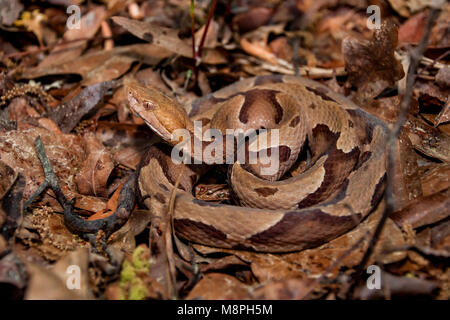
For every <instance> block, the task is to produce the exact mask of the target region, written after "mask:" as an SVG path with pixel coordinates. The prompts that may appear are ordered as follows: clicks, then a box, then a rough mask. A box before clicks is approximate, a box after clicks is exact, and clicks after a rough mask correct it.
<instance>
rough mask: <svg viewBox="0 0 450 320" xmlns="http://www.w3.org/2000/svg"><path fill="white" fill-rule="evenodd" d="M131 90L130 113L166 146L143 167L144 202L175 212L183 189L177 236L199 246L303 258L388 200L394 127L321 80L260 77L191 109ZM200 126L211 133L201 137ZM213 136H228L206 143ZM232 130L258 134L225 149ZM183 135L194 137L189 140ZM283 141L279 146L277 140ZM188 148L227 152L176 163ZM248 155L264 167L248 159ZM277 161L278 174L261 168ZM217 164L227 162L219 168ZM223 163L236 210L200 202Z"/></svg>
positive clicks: (146, 89) (153, 92)
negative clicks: (209, 177) (201, 190)
mask: <svg viewBox="0 0 450 320" xmlns="http://www.w3.org/2000/svg"><path fill="white" fill-rule="evenodd" d="M126 91H127V98H128V103H129V106H130V108H131V110H132V111H133V112H134V113H135V114H137V115H138V116H139V117H141V118H142V119H143V120H144V122H145V123H146V125H147V126H148V127H149V128H150V129H151V130H152V131H153V132H154V133H155V134H156V135H157V136H159V137H160V138H161V140H162V141H163V142H162V143H159V144H155V145H152V146H151V147H150V148H149V149H148V151H147V152H146V154H145V155H144V156H143V157H142V159H141V163H140V164H139V167H138V179H137V180H138V181H137V185H138V190H139V193H140V199H141V200H142V201H143V203H144V204H145V206H146V207H147V208H149V209H150V210H152V211H154V212H159V213H161V212H167V210H168V207H169V202H170V198H171V195H172V191H174V190H175V189H174V188H175V186H177V188H176V192H175V197H174V201H173V204H172V209H171V210H172V212H171V215H172V222H173V229H174V231H175V233H176V235H177V236H178V237H180V238H182V239H185V240H187V241H189V242H191V243H195V244H201V245H206V246H211V247H217V248H226V249H237V250H250V251H256V252H267V253H281V252H293V251H300V250H304V249H307V248H312V247H316V246H319V245H322V244H324V243H327V242H329V241H331V240H332V239H335V238H337V237H338V236H340V235H342V234H344V233H346V232H348V231H349V230H351V229H352V228H354V227H356V226H357V225H358V224H359V223H360V222H361V221H362V220H363V219H364V218H366V217H367V216H368V215H369V214H370V213H371V212H373V211H374V210H375V208H376V207H377V206H378V205H379V203H380V202H382V201H383V200H382V199H383V195H384V191H385V185H386V161H387V146H386V145H387V143H386V141H387V138H388V129H387V128H386V126H385V124H384V123H383V122H382V121H381V120H380V119H378V118H377V117H376V116H374V115H372V114H370V113H368V112H366V111H364V110H363V109H362V108H360V107H359V106H358V105H356V104H355V103H353V102H352V101H351V100H350V99H349V98H347V97H345V96H343V95H341V94H338V93H336V92H334V91H332V90H331V89H329V88H328V87H327V86H325V85H323V84H321V83H319V82H316V81H314V80H310V79H307V78H303V77H297V76H288V75H265V76H256V77H253V78H247V79H244V80H240V81H237V82H235V83H233V84H231V85H229V86H226V87H224V88H222V89H220V90H218V91H215V92H213V93H210V94H207V95H205V96H203V97H200V98H198V99H196V100H194V101H193V102H192V103H190V104H188V105H182V104H181V103H179V102H178V101H177V100H176V99H175V98H173V97H171V96H169V95H167V94H165V93H163V92H161V91H160V90H158V89H156V88H154V87H152V86H142V85H140V84H139V83H137V82H133V83H131V84H128V85H127V89H126ZM196 122H197V123H201V125H202V130H203V131H202V132H201V133H203V135H202V134H199V132H198V131H197V132H196V130H195V123H196ZM212 128H213V129H215V130H218V131H219V132H220V133H223V136H222V137H220V136H218V137H214V139H212V138H211V137H210V136H209V137H208V136H206V135H205V134H204V133H205V131H206V130H207V129H212ZM230 129H233V130H243V131H245V130H250V131H252V130H253V131H252V132H255V136H256V138H254V137H253V138H252V139H250V138H249V139H247V140H245V139H244V140H243V142H242V141H241V143H240V144H239V143H237V142H236V139H235V140H232V143H230V144H226V141H227V140H226V139H227V138H228V137H229V136H230V135H232V134H230V133H227V132H228V131H227V130H230ZM176 130H184V131H183V132H187V133H189V137H188V138H186V139H181V138H180V136H179V135H176V134H175V133H176V132H178V131H176ZM233 130H232V132H236V131H233ZM275 133H276V134H277V137H278V139H273V141H272V140H271V139H269V138H271V137H272V136H274V135H275ZM235 137H236V136H235ZM262 137H264V139H266V140H264V141H266V143H262V142H263V139H262ZM182 140H183V143H184V144H182V145H183V146H185V147H186V146H187V147H190V146H194V147H195V145H197V146H201V147H203V148H204V149H203V150H206V149H207V148H208V147H209V148H210V149H214V148H212V143H213V142H217V143H222V144H225V145H226V147H222V150H221V149H220V148H217V149H214V151H212V152H210V153H208V154H210V155H209V156H208V155H206V153H205V152H204V154H203V155H202V154H201V153H200V155H199V154H195V151H192V149H189V148H186V149H183V150H185V151H186V150H191V151H190V153H189V152H188V151H186V154H187V156H186V157H185V158H183V159H185V160H186V159H188V160H189V161H184V162H180V161H178V162H177V161H174V158H173V155H174V150H176V152H175V154H180V153H179V152H180V148H179V145H180V144H181V141H182ZM267 141H269V142H267ZM274 141H275V142H274ZM215 145H218V144H215ZM177 148H178V149H177ZM233 150H234V153H233ZM238 150H244V155H245V156H244V158H242V157H241V158H238V157H236V154H237V152H238ZM263 151H264V152H263ZM230 154H231V156H230ZM250 154H254V155H256V159H257V161H256V162H255V161H253V162H251V161H249V159H250V157H249V155H250ZM305 154H306V156H305ZM263 155H265V158H264V157H263ZM272 155H275V156H274V157H273V158H271V161H272V160H273V161H275V162H276V163H277V164H278V166H277V168H278V170H276V172H273V171H274V170H272V171H271V170H267V169H268V166H269V165H270V164H268V162H264V161H263V160H264V159H265V160H267V158H268V157H269V158H270V157H271V156H272ZM211 158H214V159H216V160H217V159H219V160H220V159H222V160H223V161H222V162H220V161H219V162H217V163H211V160H212V159H211ZM254 159H255V158H254ZM225 160H228V161H225ZM217 165H223V166H228V169H227V170H228V171H227V172H228V177H227V182H228V184H229V185H230V188H231V190H232V194H233V198H234V199H236V203H237V204H238V205H235V204H224V203H214V202H208V201H203V200H199V199H196V198H195V197H194V196H193V193H192V190H193V188H195V184H196V183H197V182H198V181H199V179H200V178H201V177H202V175H205V173H207V172H211V170H213V169H212V168H214V166H217ZM264 169H266V170H264ZM268 172H269V173H268Z"/></svg>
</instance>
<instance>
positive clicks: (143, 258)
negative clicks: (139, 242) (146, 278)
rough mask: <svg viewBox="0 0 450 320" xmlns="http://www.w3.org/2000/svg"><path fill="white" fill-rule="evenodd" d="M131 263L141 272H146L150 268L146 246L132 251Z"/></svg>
mask: <svg viewBox="0 0 450 320" xmlns="http://www.w3.org/2000/svg"><path fill="white" fill-rule="evenodd" d="M131 261H132V263H133V266H134V267H135V268H136V269H139V270H142V271H143V270H148V269H149V268H150V261H149V255H148V248H147V246H145V245H144V246H138V247H137V248H136V249H134V252H133V256H132V260H131Z"/></svg>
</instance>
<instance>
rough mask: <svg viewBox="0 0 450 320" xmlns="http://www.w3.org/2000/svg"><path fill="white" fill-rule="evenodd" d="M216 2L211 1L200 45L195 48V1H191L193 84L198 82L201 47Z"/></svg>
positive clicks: (214, 0) (215, 0)
mask: <svg viewBox="0 0 450 320" xmlns="http://www.w3.org/2000/svg"><path fill="white" fill-rule="evenodd" d="M216 6H217V0H212V3H211V7H210V8H209V12H208V18H207V20H206V25H205V31H204V32H203V34H202V38H201V39H200V44H199V46H198V47H197V46H196V45H195V16H194V8H195V0H191V7H190V11H189V12H190V16H191V33H192V57H193V58H194V76H195V80H194V81H195V82H196V83H197V81H198V67H199V66H200V63H201V61H202V51H203V46H204V44H205V39H206V34H207V33H208V29H209V25H210V23H211V20H212V17H213V15H214V11H215V10H216Z"/></svg>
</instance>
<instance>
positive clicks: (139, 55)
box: [21, 44, 170, 85]
mask: <svg viewBox="0 0 450 320" xmlns="http://www.w3.org/2000/svg"><path fill="white" fill-rule="evenodd" d="M169 54H170V52H169V51H167V50H165V49H163V48H161V47H157V46H155V45H151V44H135V45H130V46H123V47H116V48H114V49H112V50H108V51H104V50H102V51H96V52H92V53H88V54H86V55H84V56H81V57H80V58H78V59H76V60H72V61H68V62H65V63H62V64H58V63H56V64H53V63H52V64H50V65H46V66H45V67H39V66H38V67H35V68H32V69H29V70H27V71H25V72H24V73H23V74H22V75H21V77H22V78H25V79H32V78H38V77H42V76H47V75H57V74H73V73H76V74H79V75H81V76H82V77H83V78H84V81H85V82H83V83H82V84H85V83H86V84H90V85H92V84H94V80H95V81H99V82H103V81H110V80H113V79H116V78H118V77H120V76H121V75H122V73H120V72H123V70H124V69H127V70H128V68H129V67H130V66H131V64H132V63H133V62H134V61H142V62H144V63H146V64H149V65H155V64H156V63H158V62H159V61H161V59H164V58H166V57H167V56H168V55H169ZM116 56H120V57H119V58H116ZM110 60H111V61H110ZM118 63H119V64H120V68H118V69H117V70H116V71H114V70H115V69H112V70H108V72H106V73H105V75H104V76H102V75H101V74H99V73H98V70H104V69H105V67H104V65H105V64H107V65H112V66H116V68H117V64H118ZM125 65H126V66H128V68H125ZM119 71H120V72H119Z"/></svg>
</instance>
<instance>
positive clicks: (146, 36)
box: [111, 17, 226, 64]
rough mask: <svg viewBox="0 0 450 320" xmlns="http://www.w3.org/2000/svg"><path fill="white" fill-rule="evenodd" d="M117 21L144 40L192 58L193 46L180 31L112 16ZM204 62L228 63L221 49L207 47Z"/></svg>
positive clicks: (204, 51)
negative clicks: (184, 38)
mask: <svg viewBox="0 0 450 320" xmlns="http://www.w3.org/2000/svg"><path fill="white" fill-rule="evenodd" d="M111 19H112V20H113V21H114V22H115V23H117V24H118V25H120V26H121V27H123V28H125V29H127V30H128V31H129V32H131V33H132V34H134V35H135V36H136V37H139V38H141V39H143V40H146V41H148V42H150V43H151V44H154V45H156V46H159V47H163V48H165V49H167V50H169V51H171V52H172V53H176V54H179V55H182V56H184V57H187V58H192V57H193V56H192V46H191V44H190V43H189V42H187V41H184V40H181V39H180V38H179V37H178V31H177V30H174V29H170V28H166V27H161V26H158V25H156V24H152V23H146V22H140V21H136V20H131V19H127V18H124V17H112V18H111ZM201 59H202V62H204V63H209V64H221V63H226V60H225V58H224V57H223V56H222V54H220V53H219V51H216V50H213V49H207V48H205V49H204V50H203V51H202V57H201Z"/></svg>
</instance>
